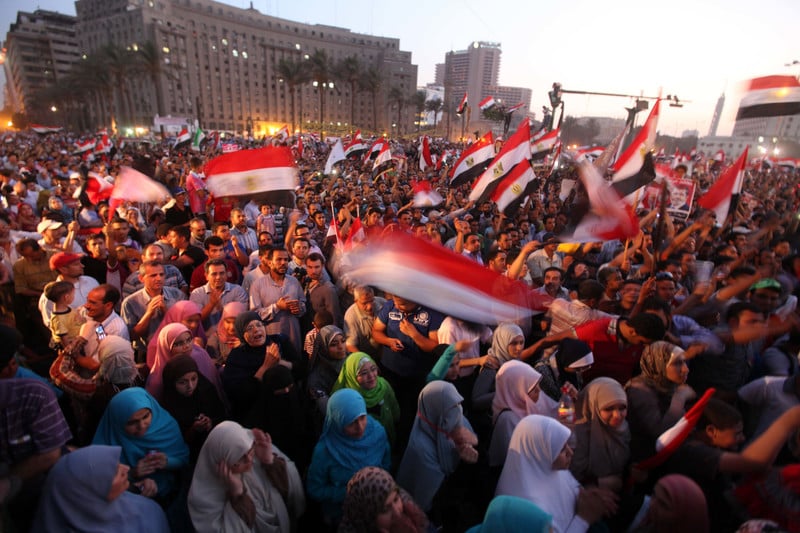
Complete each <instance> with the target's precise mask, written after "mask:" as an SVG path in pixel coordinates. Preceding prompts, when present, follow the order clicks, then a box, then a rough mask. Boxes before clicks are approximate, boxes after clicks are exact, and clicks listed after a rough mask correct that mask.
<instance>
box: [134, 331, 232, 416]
mask: <svg viewBox="0 0 800 533" xmlns="http://www.w3.org/2000/svg"><path fill="white" fill-rule="evenodd" d="M186 332H189V328H187V327H186V326H184V325H183V324H181V323H176V324H167V325H166V326H164V327H163V328H162V329H161V333H159V334H158V339H155V338H154V339H152V340H151V341H150V344H151V345H153V344H155V345H156V350H155V352H156V353H155V361H154V362H153V368H152V370H151V371H150V376H149V377H148V378H147V385H146V387H145V388H146V389H147V392H149V393H150V394H151V395H153V397H154V398H155V399H156V400H158V401H161V393H162V390H163V381H162V373H163V371H164V367H165V366H166V364H167V362H168V361H169V360H170V358H171V357H172V345H173V344H175V341H176V340H177V339H178V337H180V336H181V335H182V334H183V333H186ZM189 333H191V332H189ZM154 341H155V342H154ZM189 355H190V356H191V358H192V359H194V362H195V363H197V369H198V370H199V371H200V373H201V374H203V375H204V376H205V377H206V378H208V380H209V381H210V382H211V383H213V384H214V386H215V387H216V388H217V392H218V393H219V395H220V398H224V397H225V396H224V395H223V392H222V381H221V380H220V377H219V372H218V371H217V367H216V366H214V361H213V360H212V359H211V357H210V356H209V355H208V352H206V351H205V350H204V349H202V348H200V347H199V346H198V345H196V344H194V343H193V344H192V353H191V354H189Z"/></svg>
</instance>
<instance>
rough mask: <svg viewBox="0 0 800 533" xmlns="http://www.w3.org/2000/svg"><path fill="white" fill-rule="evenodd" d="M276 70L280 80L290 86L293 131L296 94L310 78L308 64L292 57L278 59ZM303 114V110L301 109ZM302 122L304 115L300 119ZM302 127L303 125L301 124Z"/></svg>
mask: <svg viewBox="0 0 800 533" xmlns="http://www.w3.org/2000/svg"><path fill="white" fill-rule="evenodd" d="M275 71H276V72H277V73H278V76H279V77H280V80H281V81H282V82H283V83H285V84H286V86H287V87H288V88H289V98H290V99H291V103H290V105H291V116H292V132H294V131H295V128H294V125H295V113H294V104H295V95H296V93H297V88H298V87H300V86H302V85H303V84H304V83H306V82H308V80H309V79H310V73H309V71H308V68H306V64H305V63H303V62H302V61H293V60H291V59H286V58H282V59H281V60H280V61H278V64H277V65H276V66H275ZM302 101H303V100H302V98H301V99H300V103H301V105H302ZM301 115H302V111H301ZM300 122H302V117H301V119H300ZM301 128H302V125H301Z"/></svg>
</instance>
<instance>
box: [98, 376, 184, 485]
mask: <svg viewBox="0 0 800 533" xmlns="http://www.w3.org/2000/svg"><path fill="white" fill-rule="evenodd" d="M140 409H149V410H150V412H151V413H152V414H153V418H152V422H151V423H150V427H149V428H148V429H147V433H145V434H144V435H143V436H142V437H134V436H132V435H129V434H128V433H126V432H125V424H126V423H127V422H128V420H129V419H130V418H131V416H133V414H134V413H135V412H136V411H138V410H140ZM92 444H107V445H109V446H120V447H122V455H121V457H120V462H122V463H123V464H126V465H128V466H130V467H131V468H134V467H136V463H138V462H139V459H141V458H142V457H144V456H145V455H147V452H150V451H157V452H161V453H164V454H166V456H167V468H168V469H171V470H175V469H178V468H180V467H182V466H184V465H186V464H188V462H189V448H188V447H187V446H186V443H185V442H184V441H183V436H182V435H181V430H180V428H179V427H178V423H177V422H176V421H175V419H174V418H172V415H170V414H169V413H168V412H167V411H166V410H165V409H163V408H162V407H161V406H160V405H159V404H158V402H157V401H156V400H155V398H153V397H152V396H150V394H149V393H148V392H147V391H146V390H144V389H142V388H139V387H131V388H129V389H125V390H123V391H122V392H120V393H118V394H117V395H116V396H114V397H113V398H112V399H111V401H110V402H109V403H108V407H107V408H106V412H105V413H103V418H101V419H100V424H99V425H98V426H97V432H96V433H95V434H94V439H93V440H92ZM148 477H150V478H152V479H153V480H154V481H155V482H156V483H157V484H158V488H159V493H163V492H165V491H166V490H167V489H168V488H169V482H170V476H169V473H168V472H165V471H163V470H159V471H157V472H155V473H153V474H152V475H150V476H148Z"/></svg>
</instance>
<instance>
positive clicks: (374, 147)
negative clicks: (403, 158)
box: [364, 137, 386, 162]
mask: <svg viewBox="0 0 800 533" xmlns="http://www.w3.org/2000/svg"><path fill="white" fill-rule="evenodd" d="M385 142H386V139H384V138H383V137H378V138H377V139H375V140H374V141H373V142H372V144H371V145H370V147H369V149H368V150H367V153H366V154H364V161H365V162H366V161H372V160H373V159H375V158H376V157H378V154H379V153H380V151H381V147H382V146H383V144H384V143H385Z"/></svg>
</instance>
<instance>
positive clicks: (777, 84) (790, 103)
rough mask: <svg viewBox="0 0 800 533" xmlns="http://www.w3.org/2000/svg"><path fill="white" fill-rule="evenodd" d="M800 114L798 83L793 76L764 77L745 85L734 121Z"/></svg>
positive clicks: (799, 85) (799, 83)
mask: <svg viewBox="0 0 800 533" xmlns="http://www.w3.org/2000/svg"><path fill="white" fill-rule="evenodd" d="M797 114H800V81H798V80H797V78H795V77H794V76H765V77H763V78H754V79H752V80H750V81H749V82H748V83H747V94H745V95H744V97H742V100H741V101H740V102H739V111H738V112H737V113H736V120H739V119H743V118H759V117H776V116H781V115H790V116H791V115H797Z"/></svg>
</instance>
